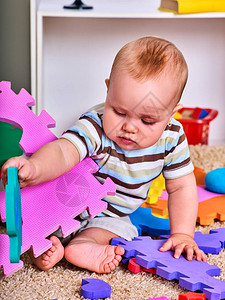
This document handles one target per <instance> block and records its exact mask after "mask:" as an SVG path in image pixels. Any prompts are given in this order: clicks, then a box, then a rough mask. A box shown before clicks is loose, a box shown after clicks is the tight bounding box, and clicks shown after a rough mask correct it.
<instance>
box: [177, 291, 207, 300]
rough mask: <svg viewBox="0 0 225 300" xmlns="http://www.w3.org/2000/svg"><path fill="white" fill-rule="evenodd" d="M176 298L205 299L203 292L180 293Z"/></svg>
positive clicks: (182, 299)
mask: <svg viewBox="0 0 225 300" xmlns="http://www.w3.org/2000/svg"><path fill="white" fill-rule="evenodd" d="M178 300H205V294H203V293H193V292H187V293H186V294H180V295H179V296H178Z"/></svg>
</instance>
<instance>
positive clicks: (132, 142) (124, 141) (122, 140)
mask: <svg viewBox="0 0 225 300" xmlns="http://www.w3.org/2000/svg"><path fill="white" fill-rule="evenodd" d="M119 139H120V140H121V142H122V143H124V144H126V145H130V144H136V142H135V141H133V140H132V139H130V138H127V137H125V136H120V137H119Z"/></svg>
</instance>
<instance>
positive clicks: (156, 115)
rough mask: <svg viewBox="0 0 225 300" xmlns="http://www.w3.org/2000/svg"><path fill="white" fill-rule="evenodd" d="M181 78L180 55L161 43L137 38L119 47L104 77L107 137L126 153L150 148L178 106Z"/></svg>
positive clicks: (183, 70)
mask: <svg viewBox="0 0 225 300" xmlns="http://www.w3.org/2000/svg"><path fill="white" fill-rule="evenodd" d="M187 77H188V68H187V64H186V61H185V59H184V57H183V55H182V53H181V52H180V51H179V50H178V49H177V48H176V47H175V46H174V45H173V44H172V43H171V42H169V41H167V40H164V39H161V38H157V37H143V38H140V39H137V40H135V41H132V42H130V43H128V44H126V45H125V46H124V47H122V48H121V50H120V51H119V52H118V54H117V55H116V57H115V60H114V62H113V66H112V70H111V74H110V78H109V79H106V85H107V89H108V91H107V98H106V104H105V111H104V116H103V127H104V130H105V132H106V134H107V135H108V137H109V138H111V139H112V140H114V141H115V142H116V143H117V144H118V145H119V146H121V147H122V148H125V149H130V150H132V149H139V148H146V147H149V146H151V145H153V144H154V143H155V142H156V141H157V140H158V139H159V138H160V136H161V134H162V132H163V130H164V129H165V127H166V125H167V124H168V123H169V122H170V120H171V118H172V117H173V115H174V114H175V113H176V111H178V110H179V108H181V105H179V104H178V103H179V100H180V98H181V95H182V93H183V90H184V87H185V85H186V82H187ZM109 120H110V123H111V125H110V126H109ZM112 129H113V130H112Z"/></svg>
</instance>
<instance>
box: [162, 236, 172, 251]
mask: <svg viewBox="0 0 225 300" xmlns="http://www.w3.org/2000/svg"><path fill="white" fill-rule="evenodd" d="M172 246H173V244H172V241H171V239H168V240H167V241H166V242H165V243H164V244H163V245H162V247H161V248H160V249H159V251H162V252H165V251H168V250H170V249H172Z"/></svg>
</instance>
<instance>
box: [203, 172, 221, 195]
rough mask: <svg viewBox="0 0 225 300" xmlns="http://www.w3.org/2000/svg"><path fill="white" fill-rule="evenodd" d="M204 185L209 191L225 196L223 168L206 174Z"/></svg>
mask: <svg viewBox="0 0 225 300" xmlns="http://www.w3.org/2000/svg"><path fill="white" fill-rule="evenodd" d="M205 185H206V188H207V189H208V190H209V191H212V192H214V193H218V194H225V168H218V169H215V170H213V171H211V172H209V173H207V174H206V176H205Z"/></svg>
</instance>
